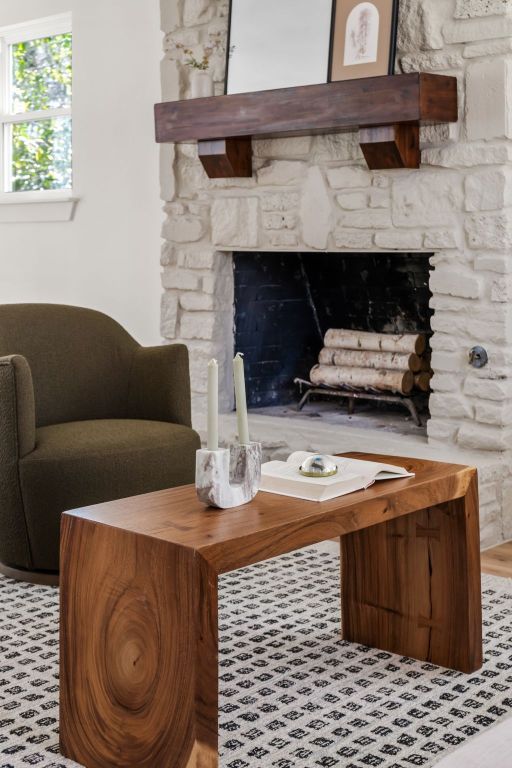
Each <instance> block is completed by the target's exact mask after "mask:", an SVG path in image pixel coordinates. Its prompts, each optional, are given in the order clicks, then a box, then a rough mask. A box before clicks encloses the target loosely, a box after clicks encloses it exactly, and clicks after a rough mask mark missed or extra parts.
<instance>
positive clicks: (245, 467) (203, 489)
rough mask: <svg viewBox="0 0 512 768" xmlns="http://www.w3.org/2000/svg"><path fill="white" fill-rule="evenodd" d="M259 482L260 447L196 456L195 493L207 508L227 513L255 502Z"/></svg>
mask: <svg viewBox="0 0 512 768" xmlns="http://www.w3.org/2000/svg"><path fill="white" fill-rule="evenodd" d="M260 481H261V443H249V445H234V446H232V447H231V449H230V448H220V449H219V450H217V451H208V450H205V449H203V450H199V451H197V453H196V490H197V496H198V498H199V500H200V501H202V502H203V503H204V504H207V505H208V506H210V507H218V508H219V509H229V508H230V507H239V506H241V505H242V504H247V502H249V501H251V500H252V499H254V497H255V496H256V494H257V493H258V490H259V487H260Z"/></svg>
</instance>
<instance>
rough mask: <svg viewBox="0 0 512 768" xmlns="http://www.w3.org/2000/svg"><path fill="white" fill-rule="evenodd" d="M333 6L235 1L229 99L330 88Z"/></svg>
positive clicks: (305, 0) (308, 1) (300, 0)
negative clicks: (311, 87) (308, 87)
mask: <svg viewBox="0 0 512 768" xmlns="http://www.w3.org/2000/svg"><path fill="white" fill-rule="evenodd" d="M332 5H333V3H332V0H231V7H230V25H229V45H228V63H227V73H226V93H247V92H250V91H265V90H270V89H274V88H288V87H292V86H299V85H313V84H316V83H326V82H327V80H328V70H329V48H330V38H331V18H332Z"/></svg>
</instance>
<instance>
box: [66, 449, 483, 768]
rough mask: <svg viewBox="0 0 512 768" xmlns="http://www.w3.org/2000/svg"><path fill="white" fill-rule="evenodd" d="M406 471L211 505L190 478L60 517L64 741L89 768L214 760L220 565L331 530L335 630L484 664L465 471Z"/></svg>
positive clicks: (406, 650)
mask: <svg viewBox="0 0 512 768" xmlns="http://www.w3.org/2000/svg"><path fill="white" fill-rule="evenodd" d="M349 455H351V456H354V457H358V458H361V457H364V458H370V459H376V460H378V461H382V460H385V461H386V462H389V461H392V462H394V463H397V464H399V465H402V466H406V467H407V468H408V469H409V470H410V471H412V472H415V473H416V476H415V477H414V478H409V479H404V480H389V481H384V482H380V483H378V484H376V485H374V486H373V487H372V488H370V489H368V490H366V491H360V492H358V493H354V494H351V495H349V496H343V497H341V498H338V499H333V500H332V501H327V502H323V503H312V502H307V501H301V500H298V499H291V498H287V497H283V496H275V495H273V494H268V493H260V494H258V496H257V497H256V499H255V500H254V501H253V502H251V503H250V504H248V505H246V506H244V507H239V508H237V509H232V510H227V511H218V510H214V509H207V508H205V507H204V506H203V505H202V504H200V503H199V502H198V501H197V499H196V495H195V489H194V487H193V486H184V487H182V488H176V489H173V490H168V491H160V492H157V493H152V494H148V495H144V496H138V497H133V498H129V499H123V500H120V501H115V502H111V503H109V504H101V505H98V506H94V507H89V508H86V509H81V510H76V511H73V512H68V513H66V514H65V515H64V516H63V522H62V542H61V558H62V560H61V678H60V682H61V713H60V733H61V749H62V753H63V754H64V755H65V756H66V757H69V758H71V759H73V760H76V761H77V762H78V763H81V764H83V765H85V766H87V768H110V767H113V766H116V768H135V767H137V768H217V766H218V752H217V748H218V733H217V724H218V713H217V707H218V677H217V674H218V673H217V654H218V629H217V579H218V576H219V574H222V573H226V572H227V571H232V570H234V569H236V568H241V567H243V566H247V565H251V564H252V563H258V562H260V561H262V560H266V559H267V558H270V557H275V556H277V555H282V554H283V553H286V552H291V551H292V550H296V549H299V548H301V547H304V546H306V545H309V544H315V543H317V542H320V541H323V540H325V539H331V538H334V537H340V541H341V560H342V577H341V584H342V606H341V610H342V622H343V637H344V638H346V639H347V640H350V641H354V642H357V643H363V644H365V645H369V646H374V647H376V648H381V649H384V650H387V651H391V652H394V653H398V654H401V655H405V656H411V657H414V658H416V659H421V660H424V661H429V662H432V663H433V664H439V665H442V666H445V667H451V668H453V669H458V670H461V671H463V672H473V671H474V670H476V669H478V668H479V667H480V666H481V663H482V635H481V630H482V626H481V625H482V622H481V598H480V554H479V530H478V489H477V477H476V470H475V469H472V468H470V467H464V466H459V465H456V464H440V463H437V462H428V461H421V460H418V459H406V458H396V459H390V458H389V457H380V456H375V457H373V456H370V457H368V456H362V455H361V454H349Z"/></svg>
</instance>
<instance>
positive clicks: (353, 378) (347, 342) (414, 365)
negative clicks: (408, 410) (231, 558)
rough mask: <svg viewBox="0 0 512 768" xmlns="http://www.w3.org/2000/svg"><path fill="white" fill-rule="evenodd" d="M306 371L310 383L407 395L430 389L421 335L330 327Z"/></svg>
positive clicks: (429, 374)
mask: <svg viewBox="0 0 512 768" xmlns="http://www.w3.org/2000/svg"><path fill="white" fill-rule="evenodd" d="M324 344H325V347H324V348H323V349H322V350H321V351H320V354H319V356H318V365H315V366H314V367H313V368H312V370H311V374H310V379H311V382H312V384H315V385H316V386H326V387H331V388H335V389H351V390H357V389H359V390H365V391H376V392H393V393H398V394H401V395H410V394H411V392H412V391H413V389H414V388H416V389H418V390H421V391H422V392H428V391H429V389H430V379H431V376H432V372H431V370H430V357H429V355H428V354H427V353H426V346H427V345H426V340H425V337H424V336H423V335H421V334H403V335H391V334H385V333H368V332H364V331H350V330H345V329H338V328H331V329H330V330H328V331H327V333H326V335H325V339H324Z"/></svg>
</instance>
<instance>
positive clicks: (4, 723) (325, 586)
mask: <svg viewBox="0 0 512 768" xmlns="http://www.w3.org/2000/svg"><path fill="white" fill-rule="evenodd" d="M483 602H484V617H485V618H484V632H485V664H484V667H483V669H482V670H481V671H479V672H477V673H475V674H472V675H463V674H461V673H458V672H453V671H449V670H446V669H442V668H439V667H434V666H432V665H430V664H423V663H420V662H417V661H414V660H412V659H408V658H401V657H398V656H393V655H392V654H389V653H384V652H382V651H378V650H374V649H371V648H367V647H364V646H359V645H354V644H350V643H346V642H344V641H342V640H340V639H339V636H340V635H339V633H340V610H339V608H340V599H339V560H338V557H337V556H336V555H335V554H334V553H330V552H326V551H321V550H319V549H308V550H302V551H300V552H296V553H294V554H291V555H287V556H285V557H281V558H278V559H276V560H272V561H268V562H266V563H262V564H259V565H255V566H252V567H250V568H246V569H244V570H241V571H237V572H235V573H232V574H229V575H227V576H224V577H223V578H222V579H221V599H220V616H219V633H220V668H219V676H220V687H221V701H220V745H221V746H220V749H221V761H220V764H221V766H222V768H249V767H250V768H253V767H254V768H258V767H259V768H267V767H268V768H270V766H272V767H275V768H295V767H297V768H316V767H317V766H319V767H320V768H334V767H336V768H367V767H368V766H378V768H411V767H412V766H423V767H425V766H433V765H435V764H436V763H437V762H438V761H439V760H440V759H441V758H442V757H444V756H445V755H446V753H447V752H448V751H451V750H453V749H455V748H456V747H457V746H458V745H460V744H461V743H462V742H463V741H465V740H466V739H468V738H470V737H472V736H475V735H476V734H479V733H481V732H482V731H483V730H484V729H486V728H489V727H491V726H492V725H494V724H496V723H497V722H498V721H499V720H501V719H503V718H504V717H506V716H507V715H510V714H511V713H512V581H507V580H505V579H499V578H496V577H491V576H485V577H484V580H483ZM57 619H58V592H57V590H56V589H53V588H51V587H36V586H31V585H26V584H21V583H18V582H14V581H11V580H8V579H5V578H2V577H0V766H1V768H29V767H30V766H37V768H71V766H76V763H73V762H71V761H69V760H65V759H64V758H62V757H61V756H60V755H59V750H58V623H57ZM155 768H159V766H155Z"/></svg>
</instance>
